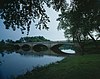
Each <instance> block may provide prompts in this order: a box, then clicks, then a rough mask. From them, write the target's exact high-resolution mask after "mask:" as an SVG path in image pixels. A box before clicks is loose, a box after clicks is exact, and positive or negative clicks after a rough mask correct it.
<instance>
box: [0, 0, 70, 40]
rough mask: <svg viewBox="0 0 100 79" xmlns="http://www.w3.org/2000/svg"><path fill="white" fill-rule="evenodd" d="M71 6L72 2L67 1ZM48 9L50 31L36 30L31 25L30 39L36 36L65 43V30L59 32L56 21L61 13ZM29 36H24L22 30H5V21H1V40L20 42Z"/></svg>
mask: <svg viewBox="0 0 100 79" xmlns="http://www.w3.org/2000/svg"><path fill="white" fill-rule="evenodd" d="M66 1H67V2H68V3H69V4H70V0H66ZM45 9H46V13H47V15H48V16H49V18H50V23H48V26H49V30H48V31H47V30H39V29H36V28H35V25H34V23H32V24H31V27H30V32H29V35H28V36H29V37H32V36H33V37H34V36H43V37H45V38H46V39H49V40H51V41H63V40H67V39H66V38H65V37H64V30H59V31H58V30H57V27H58V23H59V22H58V21H56V19H57V18H58V14H59V13H60V12H56V11H54V10H53V9H52V8H47V7H45ZM26 36H27V32H25V33H24V34H22V33H21V31H20V29H16V31H13V30H12V28H10V29H8V30H7V29H5V25H4V24H3V21H2V20H0V40H2V39H4V40H7V39H12V40H14V41H15V40H18V39H20V38H21V37H26Z"/></svg>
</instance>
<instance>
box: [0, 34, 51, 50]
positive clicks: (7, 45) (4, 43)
mask: <svg viewBox="0 0 100 79" xmlns="http://www.w3.org/2000/svg"><path fill="white" fill-rule="evenodd" d="M42 41H50V40H48V39H46V38H44V37H43V36H35V37H21V38H20V39H19V40H16V41H13V40H11V39H7V40H1V41H0V50H3V49H8V50H9V49H13V48H14V46H13V43H23V42H42Z"/></svg>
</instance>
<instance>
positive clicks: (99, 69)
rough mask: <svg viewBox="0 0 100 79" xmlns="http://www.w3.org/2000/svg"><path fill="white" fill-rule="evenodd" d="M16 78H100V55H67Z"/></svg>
mask: <svg viewBox="0 0 100 79" xmlns="http://www.w3.org/2000/svg"><path fill="white" fill-rule="evenodd" d="M16 79H100V55H98V54H92V55H83V56H72V57H66V58H65V59H63V60H62V61H60V62H56V63H55V64H50V65H48V66H44V67H40V68H36V69H33V70H32V71H31V72H27V73H26V74H25V75H21V76H19V77H17V78H16Z"/></svg>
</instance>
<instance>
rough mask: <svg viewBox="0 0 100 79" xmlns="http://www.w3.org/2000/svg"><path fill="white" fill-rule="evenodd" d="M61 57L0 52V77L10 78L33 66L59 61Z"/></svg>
mask: <svg viewBox="0 0 100 79" xmlns="http://www.w3.org/2000/svg"><path fill="white" fill-rule="evenodd" d="M47 52H48V51H47ZM49 52H50V51H49ZM25 53H26V54H25ZM63 58H64V57H63V56H57V55H54V54H53V55H50V54H49V55H43V54H36V53H29V52H20V53H19V52H0V79H11V78H13V77H16V76H18V75H21V74H25V73H26V72H27V71H31V70H32V69H33V68H34V67H37V66H44V65H47V64H50V63H54V62H57V61H61V60H62V59H63Z"/></svg>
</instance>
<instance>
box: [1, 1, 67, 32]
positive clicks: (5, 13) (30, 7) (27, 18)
mask: <svg viewBox="0 0 100 79" xmlns="http://www.w3.org/2000/svg"><path fill="white" fill-rule="evenodd" d="M45 4H46V5H47V7H50V6H51V5H53V8H54V9H55V10H56V11H58V10H59V9H61V10H65V0H2V1H0V18H1V19H3V21H4V24H5V26H6V29H9V28H12V29H13V30H16V28H18V29H20V30H21V31H22V33H24V30H26V29H27V34H28V33H29V30H30V25H31V23H32V22H34V23H35V22H36V21H37V19H38V23H37V24H36V28H39V29H48V26H47V23H48V22H50V20H49V17H48V16H47V14H46V10H45V8H44V5H45Z"/></svg>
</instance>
